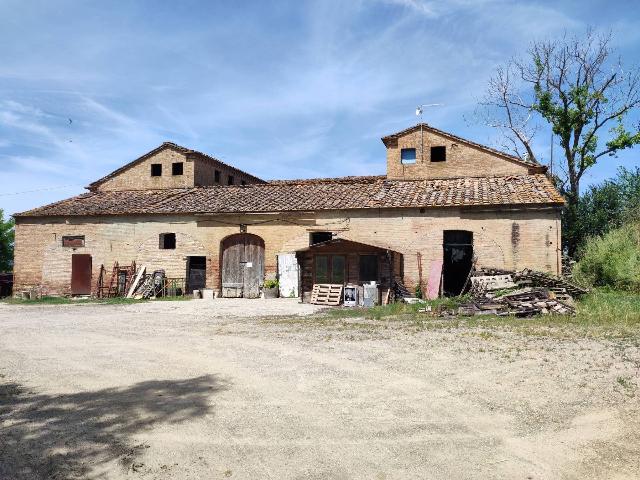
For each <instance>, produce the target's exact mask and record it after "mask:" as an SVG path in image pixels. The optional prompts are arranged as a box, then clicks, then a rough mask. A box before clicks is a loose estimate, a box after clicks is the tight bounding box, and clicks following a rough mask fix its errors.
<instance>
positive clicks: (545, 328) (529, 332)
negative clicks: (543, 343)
mask: <svg viewBox="0 0 640 480" xmlns="http://www.w3.org/2000/svg"><path fill="white" fill-rule="evenodd" d="M466 300H468V299H467V298H444V299H438V300H434V301H429V302H427V303H423V304H413V305H407V304H404V303H397V304H392V305H385V306H377V307H372V308H333V309H330V310H327V311H325V312H323V313H321V314H320V315H318V316H314V317H303V318H298V319H296V320H295V322H296V323H298V322H299V323H305V324H312V323H316V322H314V320H317V323H319V324H322V325H326V326H330V325H331V326H341V327H343V328H358V327H359V325H360V324H359V323H358V322H357V321H351V320H350V319H354V320H355V319H357V318H364V319H366V320H369V321H377V320H380V321H385V322H394V323H395V324H396V325H397V326H407V327H410V328H411V329H415V330H416V331H420V330H440V329H447V330H457V329H468V330H471V331H476V332H479V333H480V334H481V336H482V337H483V338H485V337H486V338H490V337H491V338H493V334H492V333H490V332H491V331H512V332H515V333H518V334H522V335H526V336H538V337H554V338H575V337H594V338H609V339H620V338H626V339H629V338H631V339H636V341H637V342H638V343H639V344H640V294H636V293H632V292H628V291H616V290H609V289H596V290H593V291H592V292H591V293H590V294H588V295H586V296H584V297H583V298H582V299H581V300H580V301H578V302H577V304H576V310H577V312H576V315H540V316H536V317H531V318H516V317H498V316H488V315H487V316H484V315H483V316H473V317H445V318H442V317H438V316H436V315H433V314H429V313H424V312H418V310H419V309H421V308H424V307H425V306H426V305H430V306H431V308H432V310H433V311H437V309H438V308H444V309H451V308H455V307H457V306H458V305H459V304H460V303H462V302H464V301H466ZM367 328H371V324H368V326H367Z"/></svg>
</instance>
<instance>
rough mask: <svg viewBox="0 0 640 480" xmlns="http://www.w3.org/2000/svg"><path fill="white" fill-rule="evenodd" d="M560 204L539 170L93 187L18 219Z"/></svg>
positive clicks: (29, 212) (31, 211)
mask: <svg viewBox="0 0 640 480" xmlns="http://www.w3.org/2000/svg"><path fill="white" fill-rule="evenodd" d="M563 203H564V200H563V198H562V196H561V195H560V194H559V193H558V191H557V190H556V189H555V187H554V186H553V184H552V183H551V181H550V180H549V179H548V178H547V176H546V175H542V174H536V175H518V176H503V177H479V178H469V177H467V178H450V179H432V180H386V179H385V178H384V177H345V178H336V179H319V180H291V181H275V182H270V183H263V184H251V185H246V186H227V187H223V186H215V187H195V188H177V189H164V190H134V191H110V192H100V191H94V192H89V193H85V194H83V195H79V196H77V197H73V198H70V199H67V200H62V201H60V202H56V203H53V204H51V205H47V206H44V207H40V208H36V209H33V210H29V211H27V212H22V213H19V214H16V215H15V216H17V217H36V216H77V215H89V216H92V215H140V214H176V213H181V214H196V213H200V214H206V213H259V212H264V213H267V212H293V211H313V210H344V209H371V208H411V207H413V208H416V207H417V208H441V207H468V206H505V205H514V206H515V205H520V206H522V205H525V206H526V205H562V204H563Z"/></svg>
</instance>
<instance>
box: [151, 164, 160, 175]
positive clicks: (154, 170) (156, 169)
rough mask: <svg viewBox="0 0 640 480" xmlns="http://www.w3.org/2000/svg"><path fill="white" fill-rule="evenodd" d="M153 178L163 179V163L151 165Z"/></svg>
mask: <svg viewBox="0 0 640 480" xmlns="http://www.w3.org/2000/svg"><path fill="white" fill-rule="evenodd" d="M151 176H152V177H161V176H162V164H161V163H152V164H151Z"/></svg>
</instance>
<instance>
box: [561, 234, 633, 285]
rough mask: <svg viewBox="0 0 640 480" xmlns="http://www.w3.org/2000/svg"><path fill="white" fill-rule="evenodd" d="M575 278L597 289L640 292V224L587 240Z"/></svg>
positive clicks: (575, 271) (576, 268)
mask: <svg viewBox="0 0 640 480" xmlns="http://www.w3.org/2000/svg"><path fill="white" fill-rule="evenodd" d="M574 278H575V279H576V280H577V281H578V282H580V283H584V284H587V285H591V286H594V287H605V286H608V287H613V288H616V289H620V290H630V291H636V292H640V223H637V222H636V223H630V224H627V225H624V226H623V227H621V228H618V229H616V230H612V231H610V232H609V233H607V234H605V235H603V236H601V237H593V238H590V239H589V240H587V243H586V245H585V247H584V250H583V252H582V257H581V260H580V261H579V262H578V264H577V265H576V267H575V270H574Z"/></svg>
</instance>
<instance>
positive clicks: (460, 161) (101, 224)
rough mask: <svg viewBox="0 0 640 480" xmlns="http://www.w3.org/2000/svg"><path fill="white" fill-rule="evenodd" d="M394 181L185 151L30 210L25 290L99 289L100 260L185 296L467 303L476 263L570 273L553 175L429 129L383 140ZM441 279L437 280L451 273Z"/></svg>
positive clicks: (21, 253)
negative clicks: (178, 285) (389, 296)
mask: <svg viewBox="0 0 640 480" xmlns="http://www.w3.org/2000/svg"><path fill="white" fill-rule="evenodd" d="M382 141H383V143H384V145H385V147H386V150H387V174H386V175H384V176H362V177H342V178H323V179H312V180H274V181H264V180H261V179H259V178H257V177H255V176H253V175H250V174H248V173H246V172H244V171H241V170H238V169H236V168H234V167H232V166H230V165H227V164H225V163H223V162H221V161H219V160H217V159H216V158H214V157H211V156H209V155H206V154H204V153H201V152H197V151H194V150H191V149H188V148H184V147H180V146H178V145H176V144H173V143H168V142H167V143H163V144H162V145H161V146H159V147H158V148H156V149H155V150H152V151H150V152H149V153H147V154H145V155H143V156H141V157H139V158H138V159H136V160H134V161H132V162H130V163H128V164H126V165H125V166H123V167H121V168H119V169H118V170H116V171H114V172H112V173H111V174H109V175H107V176H106V177H104V178H102V179H100V180H97V181H95V182H93V183H92V184H90V185H89V186H88V187H87V188H88V192H87V193H84V194H82V195H79V196H76V197H73V198H70V199H67V200H62V201H60V202H56V203H53V204H50V205H47V206H44V207H40V208H36V209H33V210H30V211H27V212H23V213H19V214H16V215H15V219H16V239H15V268H14V272H15V289H14V290H15V291H16V292H19V291H21V290H25V289H30V288H34V287H36V288H40V289H42V290H43V291H44V292H45V293H48V294H65V295H66V294H86V293H89V292H90V291H93V288H94V286H95V282H96V279H97V277H98V275H99V273H100V271H101V265H104V267H105V268H106V269H107V270H109V271H110V269H111V266H112V265H113V263H114V262H116V261H117V262H120V264H129V263H131V262H132V261H135V262H136V264H137V265H138V266H142V265H144V266H146V267H147V271H153V270H156V269H163V270H164V271H165V272H166V276H167V277H170V278H184V279H186V284H187V286H186V289H187V291H189V290H190V289H194V288H204V287H206V288H211V289H213V290H214V291H215V292H217V294H218V295H222V296H244V297H255V296H257V295H259V292H260V287H261V285H262V282H263V281H264V279H265V278H273V277H275V276H278V277H279V278H280V280H281V282H280V283H281V286H280V288H281V295H284V296H302V297H304V298H308V296H309V293H310V291H311V289H312V286H313V284H314V283H352V284H360V285H362V284H363V283H364V282H369V281H376V282H378V283H379V284H380V285H381V287H382V290H383V293H384V289H386V288H390V287H391V286H392V285H393V283H394V282H395V281H399V282H403V283H404V284H405V285H406V286H407V288H408V289H409V290H413V289H414V288H415V287H416V285H418V284H419V283H421V285H422V287H423V288H424V286H425V283H426V282H427V277H428V276H429V273H430V271H431V270H432V268H434V265H435V266H436V267H437V266H438V265H439V262H443V266H442V277H441V278H442V289H443V291H444V293H448V294H456V293H459V290H460V288H461V286H462V284H463V283H464V280H465V278H466V275H467V273H468V271H469V268H470V267H471V265H472V262H476V264H477V265H478V266H490V267H496V268H505V269H522V268H532V269H536V270H541V271H546V272H550V273H554V274H558V273H559V272H560V268H561V265H560V235H561V225H560V210H561V208H562V206H563V204H564V201H563V198H562V197H561V196H560V194H559V193H558V191H557V190H556V189H555V188H554V186H553V184H552V182H551V181H550V180H549V178H548V177H547V175H546V168H545V167H543V166H541V165H538V164H533V163H529V162H525V161H523V160H521V159H518V158H516V157H513V156H511V155H508V154H505V153H502V152H499V151H497V150H494V149H491V148H488V147H485V146H482V145H479V144H477V143H474V142H471V141H468V140H465V139H462V138H459V137H457V136H455V135H452V134H450V133H446V132H443V131H440V130H438V129H435V128H433V127H431V126H428V125H426V124H419V125H416V126H413V127H411V128H408V129H406V130H404V131H401V132H398V133H395V134H393V135H389V136H386V137H384V138H382ZM436 271H437V270H436Z"/></svg>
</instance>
